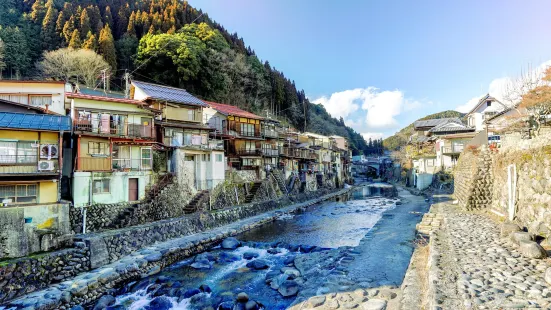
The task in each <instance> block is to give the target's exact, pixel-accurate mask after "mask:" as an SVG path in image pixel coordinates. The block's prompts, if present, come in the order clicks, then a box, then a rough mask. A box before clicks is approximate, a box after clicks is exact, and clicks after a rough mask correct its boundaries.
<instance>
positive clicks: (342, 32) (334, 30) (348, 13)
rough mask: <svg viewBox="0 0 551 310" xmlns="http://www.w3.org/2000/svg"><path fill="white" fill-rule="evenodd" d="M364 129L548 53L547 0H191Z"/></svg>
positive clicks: (455, 96) (380, 132)
mask: <svg viewBox="0 0 551 310" xmlns="http://www.w3.org/2000/svg"><path fill="white" fill-rule="evenodd" d="M190 4H191V5H192V6H194V7H196V8H200V9H203V10H204V11H206V12H207V13H208V14H209V16H210V17H211V18H212V19H214V20H215V21H217V22H219V23H221V24H222V25H224V27H225V28H226V29H228V31H230V32H237V33H238V34H239V35H240V36H242V37H243V38H244V40H245V43H246V44H247V45H250V46H251V47H252V48H253V49H254V50H255V51H256V53H257V55H258V56H259V57H260V58H261V59H263V60H268V61H269V62H270V64H271V65H272V66H275V67H276V68H277V69H278V70H281V71H283V72H284V73H285V75H286V76H287V77H289V78H290V79H293V80H295V82H296V85H297V87H299V88H302V89H304V90H305V92H306V94H307V95H308V97H309V98H310V100H313V101H315V102H317V103H320V104H324V105H325V107H326V109H327V110H328V111H329V112H330V113H331V114H332V115H334V116H337V117H338V116H342V117H343V118H344V119H345V120H346V122H347V124H349V125H351V126H352V127H353V128H354V129H356V131H358V132H360V133H362V134H365V136H389V135H392V134H393V133H394V132H396V131H398V130H399V129H400V128H402V127H404V126H406V125H408V124H409V123H411V122H412V121H414V120H416V119H417V118H419V117H422V116H425V115H427V114H430V113H435V112H440V111H443V110H454V109H459V110H462V111H466V110H468V107H469V106H470V105H472V104H473V102H474V101H476V98H478V97H480V96H482V95H484V94H486V93H488V92H490V93H493V95H495V96H497V97H499V96H500V95H501V94H500V92H502V90H503V87H502V84H503V82H504V81H506V80H505V78H506V77H515V76H517V75H518V74H519V73H520V72H521V70H523V69H524V70H527V68H528V67H529V66H532V67H537V66H540V65H541V64H542V63H544V62H546V61H549V60H551V40H550V36H549V34H550V29H551V18H549V12H551V1H544V0H532V1H520V0H519V1H516V0H502V1H498V0H495V1H494V0H485V1H479V0H478V1H475V0H472V1H471V0H463V1H366V0H347V1H326V0H298V1H297V0H232V1H227V0H190Z"/></svg>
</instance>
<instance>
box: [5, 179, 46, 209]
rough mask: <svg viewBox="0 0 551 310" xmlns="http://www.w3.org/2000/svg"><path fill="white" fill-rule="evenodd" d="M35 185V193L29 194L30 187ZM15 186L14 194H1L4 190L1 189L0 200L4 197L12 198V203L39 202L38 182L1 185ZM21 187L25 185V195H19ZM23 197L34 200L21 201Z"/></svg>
mask: <svg viewBox="0 0 551 310" xmlns="http://www.w3.org/2000/svg"><path fill="white" fill-rule="evenodd" d="M31 186H32V187H34V188H33V191H34V193H33V194H32V195H29V187H31ZM5 187H13V195H8V196H1V194H2V192H3V191H2V190H0V202H1V201H2V200H4V199H12V202H11V203H12V204H31V203H38V198H39V197H38V183H25V184H6V185H0V189H1V188H5ZM21 187H25V195H19V194H20V192H19V191H20V189H21ZM21 198H32V201H21V200H20V199H21Z"/></svg>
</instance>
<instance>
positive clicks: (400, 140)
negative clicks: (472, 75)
mask: <svg viewBox="0 0 551 310" xmlns="http://www.w3.org/2000/svg"><path fill="white" fill-rule="evenodd" d="M464 115H465V114H463V113H461V112H457V111H452V110H448V111H444V112H439V113H434V114H431V115H427V116H425V117H423V118H420V119H418V120H417V121H423V120H427V119H435V118H447V117H459V118H461V117H463V116H464ZM413 123H415V122H413ZM413 123H411V124H409V125H408V126H407V127H404V128H402V129H401V130H400V131H398V132H397V133H395V134H394V135H392V136H390V137H388V138H386V139H384V140H383V145H384V147H385V148H386V149H387V150H391V151H394V150H397V149H398V148H399V147H401V146H404V145H406V144H407V141H408V139H409V137H410V136H411V135H412V134H413Z"/></svg>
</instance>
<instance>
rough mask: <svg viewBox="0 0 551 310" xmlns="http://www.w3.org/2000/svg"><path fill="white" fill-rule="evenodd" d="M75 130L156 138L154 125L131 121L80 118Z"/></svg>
mask: <svg viewBox="0 0 551 310" xmlns="http://www.w3.org/2000/svg"><path fill="white" fill-rule="evenodd" d="M73 128H74V130H75V131H81V132H89V133H95V134H98V135H110V136H119V137H131V138H143V139H155V137H156V135H155V127H154V126H153V125H140V124H130V123H127V122H125V123H117V122H112V121H105V120H101V119H78V120H75V121H74V124H73Z"/></svg>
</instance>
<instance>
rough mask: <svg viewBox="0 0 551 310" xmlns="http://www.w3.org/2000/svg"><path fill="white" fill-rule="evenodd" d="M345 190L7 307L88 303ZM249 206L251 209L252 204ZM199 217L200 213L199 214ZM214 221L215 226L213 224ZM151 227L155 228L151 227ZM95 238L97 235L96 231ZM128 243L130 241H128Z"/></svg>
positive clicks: (160, 248)
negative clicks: (230, 237) (224, 241)
mask: <svg viewBox="0 0 551 310" xmlns="http://www.w3.org/2000/svg"><path fill="white" fill-rule="evenodd" d="M348 191H350V189H343V190H340V191H334V192H332V193H328V194H326V195H323V193H321V192H318V193H312V194H311V195H308V196H303V197H302V198H301V200H306V199H307V198H312V197H315V198H313V199H310V200H307V201H305V202H301V203H296V204H293V205H291V206H287V207H285V208H282V209H279V210H272V211H270V212H266V213H263V214H260V215H256V216H251V217H248V218H246V219H244V220H241V221H238V222H233V223H231V224H228V225H225V226H221V227H217V228H214V229H211V230H208V231H206V232H203V233H199V234H194V235H190V236H185V237H180V238H177V239H172V240H169V241H165V242H162V243H157V244H155V245H152V246H150V247H148V248H144V249H141V250H140V251H137V252H134V253H132V254H131V255H129V256H126V257H124V258H122V259H121V260H118V261H116V262H113V263H111V264H108V265H105V266H103V267H100V268H98V269H95V270H93V271H91V272H89V273H86V274H82V275H79V276H77V277H75V278H74V279H71V280H70V281H65V282H62V283H59V284H55V285H52V286H51V287H49V288H47V289H45V290H42V291H38V292H34V293H31V294H28V295H26V296H24V297H23V298H20V299H18V300H15V301H12V302H11V303H10V304H8V305H7V306H8V307H17V308H27V307H29V308H32V309H37V310H45V309H70V308H71V307H73V306H75V305H86V304H90V303H91V302H93V301H95V300H96V299H98V298H99V297H100V296H101V295H103V294H105V293H106V292H108V290H110V289H112V288H114V287H118V286H121V285H123V284H125V283H128V282H130V281H133V280H137V279H140V278H143V277H147V276H150V275H153V274H156V273H159V272H160V271H161V270H162V269H163V268H165V267H166V266H169V265H171V264H173V263H176V262H178V261H181V260H183V259H185V258H187V257H189V256H191V255H194V254H197V253H200V252H202V251H204V250H206V249H208V248H209V247H211V246H212V245H214V244H215V243H217V242H219V241H221V240H222V239H224V238H226V237H229V236H232V235H236V234H238V233H241V232H244V231H247V230H250V229H252V228H255V227H258V226H261V225H263V224H265V223H267V222H271V221H273V220H274V219H275V218H277V216H278V215H279V214H281V213H286V212H293V211H295V210H296V209H299V208H304V207H306V206H309V205H312V204H315V203H319V202H321V201H324V200H327V199H330V198H333V197H335V196H338V195H342V194H345V193H347V192H348ZM297 200H298V199H297ZM282 202H283V201H278V202H265V203H263V204H264V206H260V204H257V207H256V208H257V211H261V210H267V209H271V208H276V207H280V206H281V205H280V203H282ZM287 202H289V201H287ZM254 206H255V204H253V205H252V208H253V209H254V208H255V207H254ZM243 207H245V206H243ZM249 207H250V208H251V205H250V206H249ZM235 209H237V208H235ZM229 211H230V210H223V211H222V212H215V213H219V214H218V215H217V216H218V219H219V220H222V221H227V222H231V221H233V220H235V218H234V217H235V215H233V214H234V213H233V212H229ZM251 212H254V211H251ZM238 213H239V211H237V213H236V214H238ZM251 214H252V213H251ZM198 216H200V215H199V214H198ZM162 222H165V221H162ZM207 222H208V221H207ZM214 224H215V225H216V223H214ZM144 226H148V225H143V226H140V227H142V228H145V227H144ZM150 228H151V227H150ZM152 230H155V229H154V228H152ZM150 231H151V229H150ZM96 237H99V234H98V236H96ZM133 240H134V239H133ZM127 245H130V244H129V243H128V244H127ZM93 251H94V249H92V248H91V249H90V252H93ZM92 254H93V253H92Z"/></svg>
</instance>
